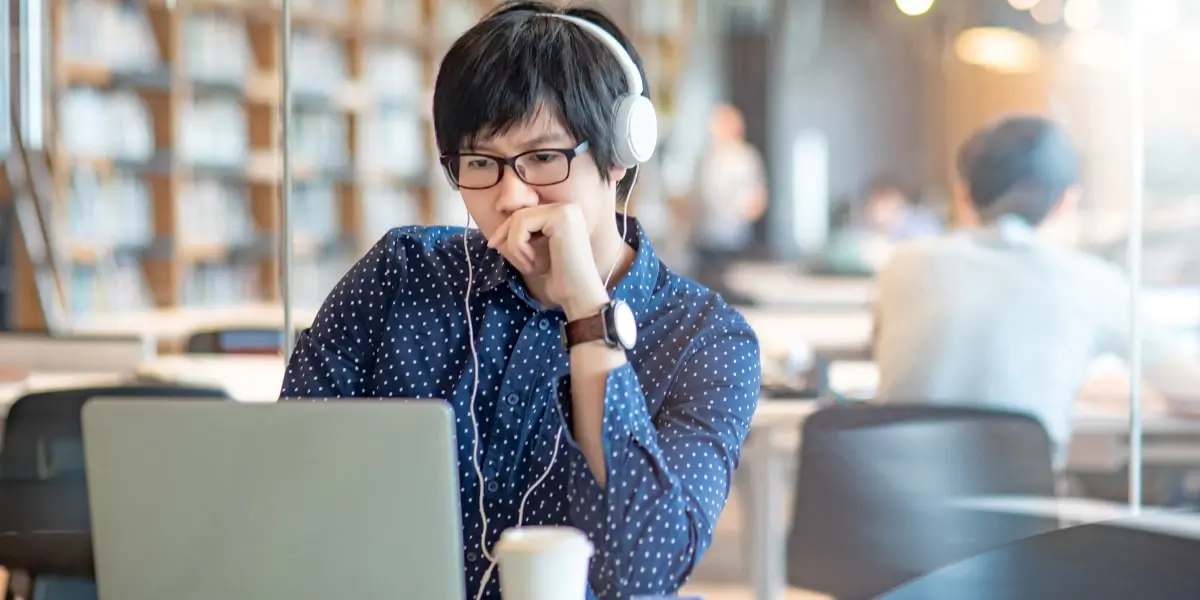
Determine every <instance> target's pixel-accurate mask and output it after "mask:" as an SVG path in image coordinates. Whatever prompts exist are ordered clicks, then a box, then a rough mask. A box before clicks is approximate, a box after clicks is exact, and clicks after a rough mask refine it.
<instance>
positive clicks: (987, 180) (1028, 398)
mask: <svg viewBox="0 0 1200 600" xmlns="http://www.w3.org/2000/svg"><path fill="white" fill-rule="evenodd" d="M957 165H958V170H959V176H960V178H961V180H962V181H961V183H962V186H963V190H962V193H959V194H957V196H958V197H957V198H956V201H957V202H959V205H958V206H957V210H958V211H959V212H960V213H963V214H966V215H969V218H968V219H965V221H966V222H968V223H971V222H975V223H978V225H976V226H971V227H968V228H966V229H964V230H963V231H960V232H956V233H953V234H949V235H945V236H942V237H938V238H931V239H927V240H920V241H915V242H911V243H909V244H906V245H903V246H901V247H899V248H898V249H897V250H896V251H895V253H894V254H893V256H892V259H891V261H890V262H889V263H888V265H887V266H886V268H884V270H883V271H882V272H881V273H880V275H879V283H878V300H877V307H876V314H877V319H876V339H875V358H876V360H877V361H878V364H879V369H880V384H879V398H880V400H882V401H885V402H886V401H889V400H894V401H906V402H912V401H922V402H932V403H947V404H963V403H974V404H977V405H980V406H986V407H994V408H1001V409H1009V410H1015V411H1020V412H1025V413H1029V414H1032V415H1034V416H1036V417H1038V418H1039V419H1040V420H1041V421H1042V423H1043V424H1044V425H1045V427H1046V429H1047V431H1048V433H1049V435H1050V438H1051V439H1052V440H1053V441H1054V443H1055V445H1056V447H1057V456H1056V459H1057V460H1058V461H1059V463H1060V465H1061V464H1062V463H1063V462H1064V460H1065V458H1066V450H1067V447H1068V444H1069V443H1070V441H1071V435H1072V415H1073V412H1074V403H1075V399H1076V396H1077V394H1078V392H1079V390H1080V388H1081V387H1082V386H1083V384H1084V382H1085V380H1086V377H1087V374H1088V369H1089V366H1090V365H1091V363H1092V361H1093V360H1094V359H1095V358H1097V357H1099V356H1101V355H1106V354H1113V355H1117V356H1122V357H1126V358H1128V357H1127V355H1128V349H1129V346H1130V336H1131V332H1130V327H1129V321H1130V319H1129V314H1130V307H1129V301H1130V300H1129V299H1130V283H1129V280H1128V278H1127V277H1126V276H1125V274H1124V272H1123V271H1122V270H1121V269H1120V268H1118V267H1117V266H1115V265H1112V264H1109V263H1106V262H1104V261H1103V260H1101V259H1099V258H1097V257H1095V256H1092V255H1089V254H1085V253H1083V252H1079V251H1075V250H1070V249H1064V248H1061V247H1059V246H1057V245H1053V244H1049V243H1047V242H1045V241H1042V240H1040V239H1039V237H1038V233H1037V232H1038V228H1039V227H1041V226H1043V225H1046V224H1048V223H1049V222H1050V221H1052V220H1053V219H1054V218H1055V217H1056V213H1058V211H1060V210H1062V209H1063V208H1064V207H1066V206H1069V205H1070V204H1072V203H1073V202H1075V201H1076V198H1077V197H1078V195H1079V182H1080V159H1079V156H1078V154H1077V152H1076V149H1075V146H1074V145H1073V143H1072V142H1071V140H1070V139H1069V138H1068V136H1067V134H1066V132H1065V131H1063V130H1062V129H1061V128H1060V127H1059V126H1058V125H1056V124H1055V123H1053V122H1051V121H1049V120H1047V119H1044V118H1041V117H1034V116H1016V117H1011V118H1006V119H1004V120H1002V121H1000V122H999V123H997V124H995V125H994V126H992V127H990V128H987V129H985V130H982V131H980V132H978V133H976V134H975V135H974V136H972V137H971V138H970V139H969V140H968V141H967V142H966V143H964V144H963V146H962V147H961V149H960V151H959V155H958V160H957ZM1147 329H1148V331H1147V332H1146V335H1145V337H1144V338H1143V344H1144V348H1145V350H1144V355H1143V359H1144V364H1145V367H1146V369H1145V375H1146V379H1147V380H1148V381H1149V382H1150V383H1151V384H1152V385H1154V386H1155V387H1156V388H1157V390H1158V391H1159V392H1161V393H1163V394H1164V395H1166V396H1167V397H1168V398H1174V399H1184V398H1188V399H1190V398H1192V397H1194V396H1195V394H1196V392H1197V390H1200V365H1198V364H1197V362H1196V361H1195V360H1193V359H1192V358H1191V357H1190V356H1188V355H1186V354H1185V353H1184V352H1183V351H1182V350H1180V349H1178V348H1176V346H1175V345H1174V344H1173V343H1172V340H1170V339H1169V338H1168V337H1167V336H1166V335H1165V334H1164V333H1163V332H1161V331H1159V330H1157V329H1155V328H1153V326H1151V327H1148V328H1147Z"/></svg>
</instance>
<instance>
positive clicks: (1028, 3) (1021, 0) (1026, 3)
mask: <svg viewBox="0 0 1200 600" xmlns="http://www.w3.org/2000/svg"><path fill="white" fill-rule="evenodd" d="M1037 4H1038V0H1008V5H1009V6H1011V7H1013V8H1015V9H1017V10H1029V9H1031V8H1033V7H1035V6H1037Z"/></svg>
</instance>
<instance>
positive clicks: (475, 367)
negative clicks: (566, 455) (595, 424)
mask: <svg viewBox="0 0 1200 600" xmlns="http://www.w3.org/2000/svg"><path fill="white" fill-rule="evenodd" d="M636 183H637V171H634V172H633V180H632V181H630V183H629V192H628V193H626V195H625V210H624V211H622V212H621V231H620V232H619V234H620V235H621V245H619V246H617V255H616V257H614V258H613V263H612V266H611V267H609V269H608V276H607V277H605V278H604V289H605V290H607V289H608V286H609V284H610V283H611V282H612V277H613V274H614V273H616V271H617V265H619V264H621V254H623V252H622V250H621V248H622V247H623V246H624V242H625V236H626V235H628V234H627V233H626V232H628V231H629V200H630V198H631V197H632V196H633V186H634V185H635V184H636ZM470 227H471V217H470V215H468V216H467V226H466V227H465V228H464V229H463V253H464V254H466V256H467V292H466V295H465V298H464V305H465V307H466V313H467V344H468V345H469V346H470V348H471V375H472V377H473V379H474V381H473V382H472V384H471V402H470V405H469V409H468V410H469V414H470V418H471V433H472V446H471V466H472V467H474V469H475V477H476V478H477V479H476V481H478V482H479V519H480V522H481V527H480V533H479V549H480V550H481V551H482V552H483V557H484V558H486V559H487V561H488V568H487V570H486V571H484V572H483V578H482V579H480V581H479V589H478V590H476V592H475V600H483V592H484V590H486V589H487V584H488V581H490V580H491V578H492V572H493V571H494V570H495V569H496V559H495V557H494V556H492V553H491V551H489V550H488V548H487V532H488V518H487V510H486V508H485V500H484V495H483V469H482V468H480V466H479V422H478V421H476V420H475V396H476V393H477V392H478V391H479V352H478V351H477V350H476V348H475V322H474V320H472V318H471V287H472V285H473V284H474V282H475V277H474V271H475V269H474V266H473V265H472V262H471V249H470V247H469V246H468V245H467V233H468V231H469V230H470ZM565 426H566V425H565V424H560V425H559V426H558V432H557V433H556V434H555V436H554V450H553V451H552V452H551V454H550V464H548V465H546V470H545V471H543V472H542V475H541V477H538V478H537V480H535V481H534V482H533V484H532V485H530V486H529V489H527V490H525V495H524V496H523V497H522V498H521V504H520V505H518V506H517V525H516V526H517V527H520V526H521V525H523V524H524V522H525V504H526V502H528V501H529V498H530V496H532V495H533V491H534V490H535V489H537V487H538V486H539V485H541V484H542V482H543V481H545V480H546V477H548V476H549V475H550V470H551V469H553V468H554V462H555V460H556V459H557V458H558V448H559V446H560V445H561V442H562V434H563V428H564V427H565Z"/></svg>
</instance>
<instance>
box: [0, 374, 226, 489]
mask: <svg viewBox="0 0 1200 600" xmlns="http://www.w3.org/2000/svg"><path fill="white" fill-rule="evenodd" d="M105 396H107V397H122V398H137V397H145V398H164V397H169V398H180V399H195V400H226V399H228V395H227V394H226V393H225V391H224V390H221V389H218V388H205V387H185V386H171V385H145V386H140V385H121V386H104V387H83V388H72V389H62V390H51V391H45V392H37V393H33V394H27V395H25V396H22V397H21V398H19V399H17V401H16V402H15V403H13V405H12V407H11V408H10V409H9V411H8V416H7V417H6V418H5V421H4V439H3V441H2V445H0V479H7V480H13V479H55V478H63V477H78V478H82V477H83V476H84V462H83V425H82V420H81V416H80V415H81V412H82V410H83V405H84V403H86V402H87V401H88V400H90V399H92V398H97V397H105ZM147 451H148V452H149V451H152V450H151V449H147Z"/></svg>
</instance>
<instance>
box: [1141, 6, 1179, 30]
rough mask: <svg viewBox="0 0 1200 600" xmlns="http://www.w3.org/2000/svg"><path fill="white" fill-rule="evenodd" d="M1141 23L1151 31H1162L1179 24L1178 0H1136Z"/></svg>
mask: <svg viewBox="0 0 1200 600" xmlns="http://www.w3.org/2000/svg"><path fill="white" fill-rule="evenodd" d="M1137 2H1138V4H1139V8H1140V10H1141V11H1142V23H1143V24H1145V26H1146V29H1147V30H1149V31H1152V32H1162V31H1166V30H1168V29H1171V28H1173V27H1175V26H1177V25H1178V24H1179V0H1137Z"/></svg>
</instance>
